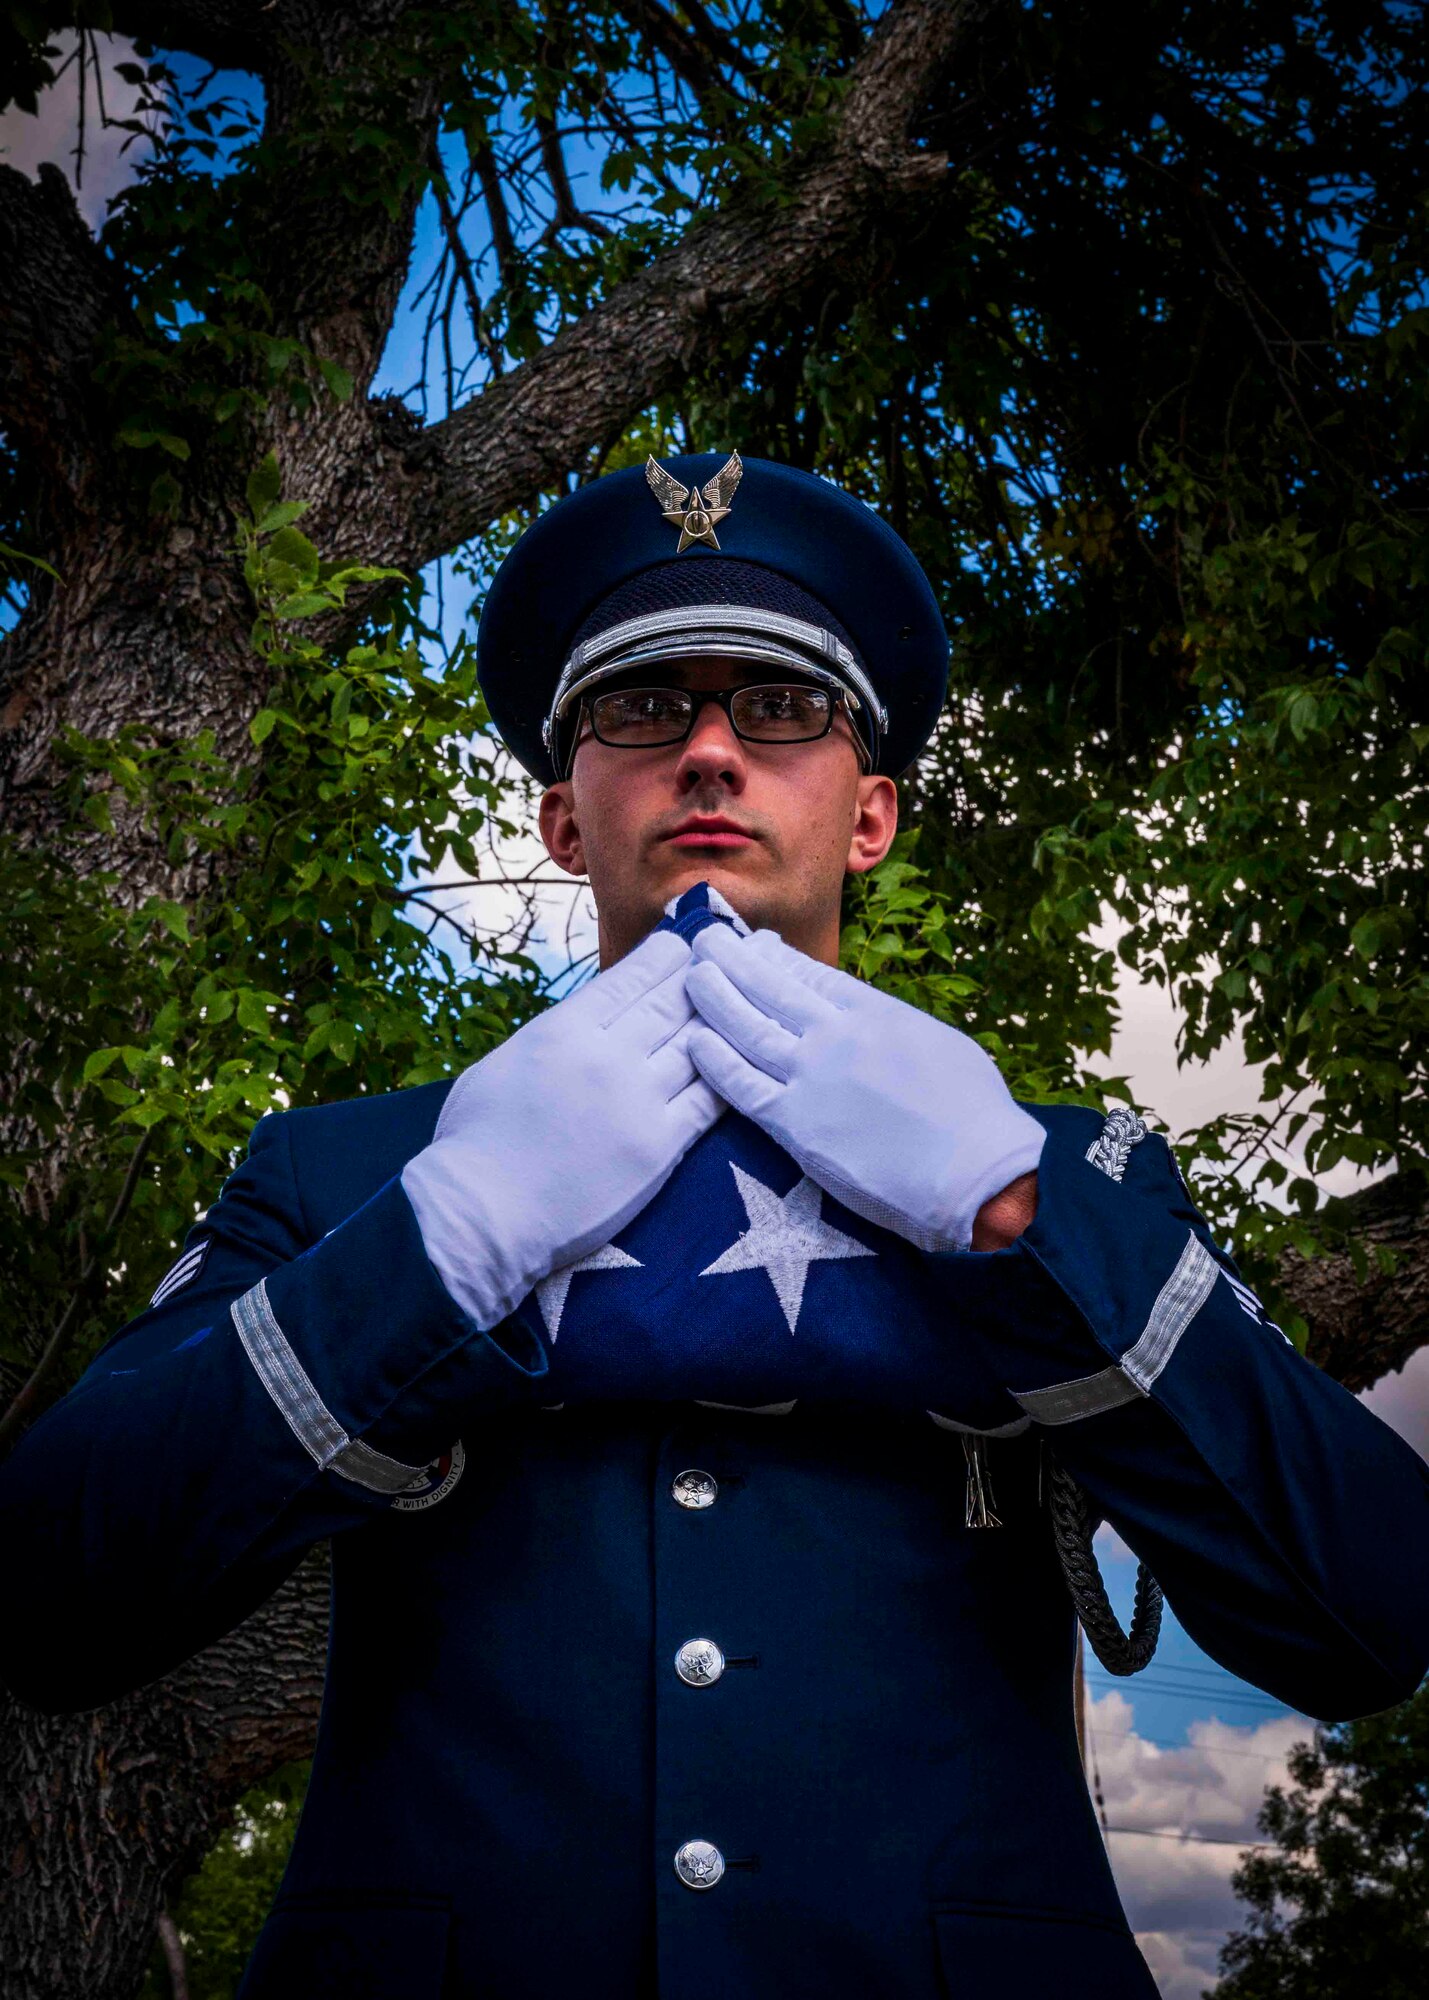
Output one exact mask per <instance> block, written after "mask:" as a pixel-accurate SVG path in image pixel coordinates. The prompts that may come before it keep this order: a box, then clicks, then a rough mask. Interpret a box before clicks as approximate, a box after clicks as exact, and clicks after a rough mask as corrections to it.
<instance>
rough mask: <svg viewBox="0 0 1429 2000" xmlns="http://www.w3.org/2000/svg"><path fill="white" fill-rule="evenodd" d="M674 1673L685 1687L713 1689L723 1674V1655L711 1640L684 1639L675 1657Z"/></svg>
mask: <svg viewBox="0 0 1429 2000" xmlns="http://www.w3.org/2000/svg"><path fill="white" fill-rule="evenodd" d="M675 1672H676V1673H677V1674H678V1675H679V1676H680V1679H681V1680H682V1681H683V1682H684V1683H685V1685H686V1687H692V1688H707V1687H713V1686H714V1684H715V1682H716V1681H717V1680H718V1679H719V1677H720V1675H721V1674H722V1673H723V1672H724V1654H723V1653H722V1652H721V1651H720V1649H719V1647H718V1646H717V1645H716V1644H715V1642H714V1640H713V1639H686V1641H685V1643H684V1645H683V1646H681V1648H680V1650H679V1652H678V1653H676V1655H675Z"/></svg>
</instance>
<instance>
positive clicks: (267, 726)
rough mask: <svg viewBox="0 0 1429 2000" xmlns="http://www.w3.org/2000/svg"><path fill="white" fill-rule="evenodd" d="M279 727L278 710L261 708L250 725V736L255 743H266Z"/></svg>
mask: <svg viewBox="0 0 1429 2000" xmlns="http://www.w3.org/2000/svg"><path fill="white" fill-rule="evenodd" d="M277 726H278V711H277V709H276V708H260V709H259V711H258V713H257V714H256V715H255V716H254V718H253V720H252V721H251V722H250V723H249V725H248V734H249V735H250V737H252V739H253V741H254V743H266V742H267V740H268V738H269V737H270V736H271V735H272V734H273V731H274V730H275V729H276V728H277Z"/></svg>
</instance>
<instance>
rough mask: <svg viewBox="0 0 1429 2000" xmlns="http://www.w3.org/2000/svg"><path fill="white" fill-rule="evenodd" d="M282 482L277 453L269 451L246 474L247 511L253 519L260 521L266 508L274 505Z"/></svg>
mask: <svg viewBox="0 0 1429 2000" xmlns="http://www.w3.org/2000/svg"><path fill="white" fill-rule="evenodd" d="M282 484H283V482H282V475H281V474H280V473H279V471H278V459H277V454H276V453H275V452H271V451H270V452H269V453H267V455H266V456H265V457H264V458H263V459H262V460H261V461H260V463H259V464H258V465H257V467H256V468H255V469H254V470H253V471H252V472H251V473H250V474H249V475H248V485H247V488H246V493H247V499H248V511H249V513H250V514H251V515H252V516H253V519H254V520H255V521H261V520H262V518H263V516H264V515H265V514H266V513H267V512H268V509H269V508H270V507H271V506H273V505H274V503H275V502H276V500H277V498H278V495H279V493H280V492H281V490H282Z"/></svg>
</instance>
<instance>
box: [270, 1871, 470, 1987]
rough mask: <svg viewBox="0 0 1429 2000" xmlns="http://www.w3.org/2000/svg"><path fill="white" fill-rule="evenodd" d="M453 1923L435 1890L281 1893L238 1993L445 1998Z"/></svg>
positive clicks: (448, 1910) (446, 1907)
mask: <svg viewBox="0 0 1429 2000" xmlns="http://www.w3.org/2000/svg"><path fill="white" fill-rule="evenodd" d="M450 1927H451V1910H450V1908H449V1906H448V1905H447V1904H446V1902H445V1901H441V1900H438V1899H435V1898H433V1899H431V1900H429V1901H428V1900H423V1899H420V1898H417V1899H407V1898H402V1897H397V1896H391V1895H382V1894H381V1893H374V1894H372V1895H366V1896H364V1895H360V1894H353V1895H351V1896H349V1895H344V1894H324V1893H321V1892H309V1893H297V1894H291V1895H283V1894H280V1895H279V1897H278V1900H277V1902H276V1903H275V1904H274V1906H273V1908H272V1910H271V1912H270V1913H269V1916H268V1921H267V1922H266V1923H265V1924H264V1926H263V1930H262V1933H261V1935H260V1936H259V1939H258V1943H257V1945H256V1946H255V1947H254V1951H253V1956H252V1958H250V1959H249V1961H248V1967H247V1970H246V1971H245V1973H244V1975H243V1981H242V1984H241V1985H240V1987H239V1989H238V2000H314V1996H316V1995H318V1994H329V1993H330V1994H334V1995H336V1994H341V1996H342V2000H439V1996H440V1995H441V1992H442V1987H443V1983H444V1980H445V1977H446V1965H447V1940H448V1932H449V1930H450Z"/></svg>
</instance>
